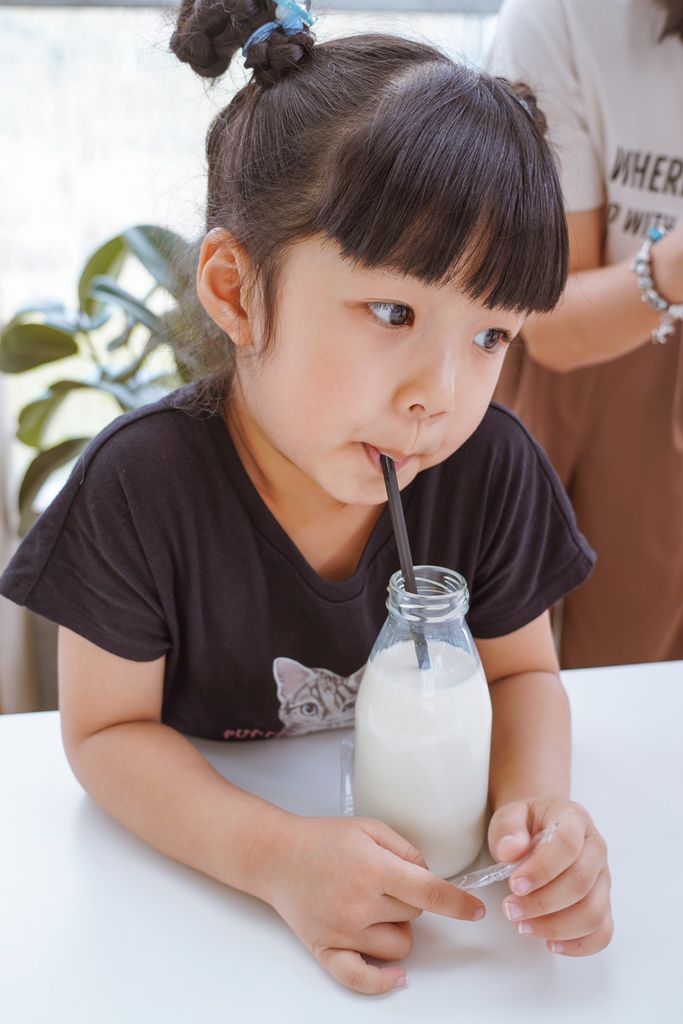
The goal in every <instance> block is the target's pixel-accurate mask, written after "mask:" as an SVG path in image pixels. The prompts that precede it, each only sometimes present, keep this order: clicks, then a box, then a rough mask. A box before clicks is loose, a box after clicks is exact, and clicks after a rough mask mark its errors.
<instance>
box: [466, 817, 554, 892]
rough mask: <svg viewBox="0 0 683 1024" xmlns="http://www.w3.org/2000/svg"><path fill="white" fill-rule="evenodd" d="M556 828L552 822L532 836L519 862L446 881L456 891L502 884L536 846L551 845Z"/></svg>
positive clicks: (494, 866) (488, 868)
mask: <svg viewBox="0 0 683 1024" xmlns="http://www.w3.org/2000/svg"><path fill="white" fill-rule="evenodd" d="M558 827H559V822H557V821H554V822H553V823H552V825H549V826H548V828H544V829H543V831H542V832H538V833H537V834H536V835H535V836H534V838H533V840H532V843H531V846H530V847H529V849H528V850H527V852H526V853H525V854H524V856H523V857H520V858H519V860H516V861H514V862H512V863H510V864H489V866H488V867H487V868H482V869H481V870H480V871H468V872H467V874H465V875H457V876H456V877H455V878H449V879H448V881H449V882H452V884H453V885H457V887H458V889H481V888H482V887H483V886H485V885H492V884H493V883H494V882H504V881H505V879H506V878H509V877H510V875H511V874H512V872H513V871H515V870H516V869H517V868H518V867H519V865H520V864H523V863H524V861H525V860H528V859H529V857H530V856H531V854H532V853H533V852H534V850H535V849H536V847H537V846H543V844H544V843H551V842H552V841H553V839H554V838H555V836H556V835H557V829H558Z"/></svg>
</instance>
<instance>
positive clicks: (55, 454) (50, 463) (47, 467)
mask: <svg viewBox="0 0 683 1024" xmlns="http://www.w3.org/2000/svg"><path fill="white" fill-rule="evenodd" d="M90 440H91V438H89V437H73V438H70V439H69V440H68V441H62V443H61V444H58V445H56V446H55V447H54V448H49V449H48V450H47V451H45V452H41V453H40V454H39V455H37V456H36V457H35V459H34V460H33V462H31V464H30V465H29V467H28V469H27V470H26V473H25V474H24V479H23V480H22V482H21V487H20V489H19V512H20V516H21V518H20V522H19V536H20V537H23V536H24V534H25V533H26V532H27V530H28V529H29V528H30V526H31V525H32V523H33V522H34V521H35V519H36V513H35V511H34V508H33V502H34V501H35V498H36V495H37V494H38V491H39V490H40V488H41V487H42V486H43V484H44V483H45V481H46V480H47V479H48V478H49V477H50V476H51V475H52V474H53V473H54V472H55V470H57V469H59V468H60V466H64V465H66V463H67V462H70V461H71V460H72V459H75V458H76V456H77V455H80V453H81V452H82V451H83V449H84V448H85V447H86V445H87V444H88V443H89V442H90Z"/></svg>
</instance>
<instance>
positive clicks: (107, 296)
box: [90, 277, 168, 341]
mask: <svg viewBox="0 0 683 1024" xmlns="http://www.w3.org/2000/svg"><path fill="white" fill-rule="evenodd" d="M90 294H91V295H93V296H94V297H95V298H97V299H99V300H100V302H106V303H108V304H109V305H114V306H120V308H121V309H123V310H125V312H126V313H127V314H128V315H129V316H131V317H133V319H134V320H136V321H137V322H138V323H141V324H144V325H145V327H148V328H149V329H150V331H152V332H153V333H154V334H156V335H157V336H158V337H159V338H161V339H162V340H163V341H168V338H167V337H166V334H165V332H164V327H163V324H162V322H161V320H160V319H159V317H158V316H155V314H154V313H152V311H151V309H147V306H145V304H144V302H141V301H140V299H137V298H136V297H135V296H134V295H131V293H130V292H127V291H126V290H125V288H122V287H121V285H120V284H118V283H117V282H116V281H114V279H113V278H111V277H95V278H93V280H92V281H91V282H90Z"/></svg>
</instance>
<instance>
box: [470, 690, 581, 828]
mask: <svg viewBox="0 0 683 1024" xmlns="http://www.w3.org/2000/svg"><path fill="white" fill-rule="evenodd" d="M491 701H492V703H493V736H492V743H491V773H490V784H489V802H490V804H491V808H492V810H493V811H496V810H497V809H498V808H499V807H502V806H503V804H506V803H509V802H510V801H513V800H521V799H527V798H529V797H550V798H561V799H566V798H568V797H569V783H570V767H571V722H570V714H569V701H568V699H567V694H566V693H565V690H564V687H563V686H562V683H561V682H560V679H559V676H557V675H556V674H555V673H552V672H527V673H524V674H520V675H516V676H510V677H508V678H507V679H500V680H498V682H495V683H493V685H492V686H491Z"/></svg>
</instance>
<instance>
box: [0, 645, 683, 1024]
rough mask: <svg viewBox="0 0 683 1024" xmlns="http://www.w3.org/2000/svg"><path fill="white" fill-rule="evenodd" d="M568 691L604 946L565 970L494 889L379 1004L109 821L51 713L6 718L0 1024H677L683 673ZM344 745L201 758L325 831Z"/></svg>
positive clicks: (427, 929)
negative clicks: (610, 913) (598, 865)
mask: <svg viewBox="0 0 683 1024" xmlns="http://www.w3.org/2000/svg"><path fill="white" fill-rule="evenodd" d="M564 680H565V683H566V685H567V688H568V691H569V694H570V697H571V703H572V711H573V717H574V732H575V737H574V761H575V764H574V796H575V798H576V799H578V800H580V801H582V802H584V803H586V804H587V805H588V806H589V808H590V810H591V812H592V814H593V816H594V818H595V820H596V822H597V823H598V825H599V827H600V828H601V830H602V832H603V834H604V835H605V837H606V839H607V842H608V844H609V846H610V851H611V858H610V859H611V866H612V872H613V880H614V881H613V886H614V891H613V898H614V909H615V921H616V933H615V937H614V940H613V942H612V945H611V946H610V947H609V948H608V949H607V950H606V951H605V952H603V953H602V954H600V955H598V956H596V957H591V958H587V959H581V960H577V959H566V958H562V957H559V956H553V955H552V954H550V953H548V952H546V950H545V947H544V945H543V943H542V942H541V941H539V940H535V939H530V938H526V937H522V936H519V935H517V933H516V931H515V928H514V926H513V925H512V924H511V923H509V922H508V921H506V920H505V919H504V918H503V916H502V914H501V913H500V910H499V907H500V903H501V902H502V899H503V896H504V895H505V893H506V892H507V889H506V887H505V884H504V883H502V884H499V885H496V886H493V887H491V888H489V889H485V890H483V894H484V898H485V901H486V903H487V905H488V908H489V913H488V915H487V917H486V918H485V920H484V921H483V922H482V923H480V924H466V923H462V922H457V921H453V920H447V919H444V918H440V917H436V916H433V915H428V914H424V915H423V916H422V917H421V918H420V919H419V920H418V921H417V922H416V923H415V926H414V927H415V943H414V948H413V952H412V953H411V955H410V957H409V958H408V960H407V961H406V962H405V964H406V968H407V972H408V978H409V982H408V987H407V988H406V989H403V990H399V991H397V992H395V993H391V994H389V995H387V996H383V997H380V998H371V997H367V996H360V995H356V994H354V993H352V992H348V991H347V990H345V989H343V988H341V987H340V986H339V985H338V984H336V983H335V982H333V981H332V980H331V979H330V978H329V977H328V976H327V975H326V974H325V973H324V972H323V971H322V969H321V968H320V967H319V966H318V965H317V963H315V962H314V960H313V959H312V958H311V957H310V956H309V954H308V953H307V952H306V951H305V950H304V948H303V947H302V946H301V945H300V944H299V942H298V941H297V939H295V937H294V936H293V935H292V934H291V933H290V932H289V930H288V929H287V927H286V926H285V925H284V923H283V922H282V921H281V920H280V919H279V918H278V917H277V915H276V914H275V913H274V912H273V911H272V910H271V909H270V908H269V907H267V906H266V905H265V904H263V903H260V902H259V901H258V900H256V899H252V898H251V897H248V896H245V895H243V894H242V893H238V892H234V891H231V890H229V889H227V888H225V887H223V886H221V885H220V884H218V883H217V882H214V881H212V880H210V879H208V878H205V877H204V876H202V875H199V874H198V873H196V872H194V871H192V870H190V869H188V868H185V867H183V866H181V865H178V864H175V863H173V862H171V861H169V860H167V859H166V858H164V857H163V856H161V855H160V854H157V853H156V852H154V851H153V850H151V849H149V848H147V847H146V846H145V845H144V844H143V843H142V842H140V841H138V840H137V839H135V838H134V837H132V836H131V835H129V834H128V833H127V832H125V831H124V829H123V828H121V827H120V826H118V825H117V824H116V823H114V822H113V821H111V820H110V819H109V818H108V817H107V816H106V815H105V814H104V812H103V811H101V810H100V809H99V808H98V807H97V806H96V805H95V804H94V803H93V802H92V801H91V800H90V799H89V798H88V797H86V796H85V795H84V793H83V792H82V790H81V789H80V787H79V785H78V784H77V782H76V781H75V780H74V778H73V776H72V775H71V773H70V770H69V768H68V765H67V763H66V760H65V757H64V754H63V752H62V748H61V742H60V737H59V720H58V716H57V714H56V713H45V714H33V715H10V716H5V717H0V815H1V817H0V822H1V825H0V829H1V836H2V837H1V838H0V1016H1V1018H2V1020H3V1021H6V1022H7V1024H27V1022H30V1024H34V1022H35V1024H57V1022H59V1024H61V1022H64V1024H67V1022H68V1024H110V1022H111V1024H124V1022H125V1024H137V1022H145V1024H155V1022H157V1021H159V1022H162V1021H163V1022H164V1024H175V1022H178V1024H204V1022H209V1021H211V1022H213V1021H226V1022H230V1024H232V1022H235V1021H241V1022H244V1024H253V1022H260V1021H264V1022H265V1021H268V1022H269V1024H270V1022H273V1021H275V1022H278V1024H288V1022H290V1021H292V1022H294V1021H296V1022H297V1024H309V1022H313V1021H317V1020H318V1019H319V1018H321V1019H322V1020H323V1021H324V1024H336V1022H339V1024H342V1022H343V1024H349V1020H352V1021H353V1024H361V1022H365V1021H373V1024H374V1022H378V1021H379V1022H382V1021H387V1020H391V1021H392V1022H400V1021H415V1022H420V1024H421V1022H423V1021H424V1022H432V1021H433V1022H441V1021H443V1022H446V1021H447V1022H449V1024H450V1022H454V1024H455V1022H458V1024H470V1022H477V1024H489V1022H490V1024H503V1022H504V1024H510V1022H512V1024H514V1022H517V1021H519V1022H520V1024H533V1022H539V1024H540V1022H542V1024H556V1022H559V1021H567V1022H569V1021H571V1022H572V1024H577V1022H580V1024H591V1022H598V1021H599V1022H600V1024H626V1022H634V1024H635V1022H637V1024H643V1022H647V1024H655V1022H656V1024H668V1022H680V1021H682V1020H683V895H682V893H683V878H682V877H681V863H682V854H683V820H682V812H681V782H682V781H683V742H682V736H681V730H682V728H683V662H669V663H666V664H659V665H646V666H629V667H626V668H613V669H599V670H586V671H582V672H567V673H565V674H564ZM342 735H343V734H342V733H339V732H336V733H328V734H320V735H317V736H308V737H301V738H298V739H290V740H286V741H283V742H270V743H268V742H264V743H253V744H243V745H240V744H233V745H227V744H218V743H208V742H198V746H199V748H200V749H201V750H203V751H204V752H205V754H206V755H207V756H208V758H209V759H210V761H211V762H212V763H213V764H214V765H215V766H216V767H217V768H218V769H219V770H220V771H221V772H222V773H223V774H225V775H226V776H227V777H229V778H230V779H232V780H233V781H234V782H236V783H238V784H240V785H242V786H244V787H245V788H247V789H250V790H251V791H253V792H256V793H259V794H261V795H263V796H265V797H267V798H269V799H271V800H273V801H275V802H277V803H279V804H281V805H282V806H284V807H287V808H288V809H290V810H292V811H296V812H300V813H304V814H310V815H327V814H336V813H338V799H339V797H338V791H339V742H340V739H341V737H342ZM658 865H659V867H658ZM659 871H663V872H667V873H670V875H671V877H669V878H663V879H661V880H659V879H658V877H657V876H658V873H659Z"/></svg>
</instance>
